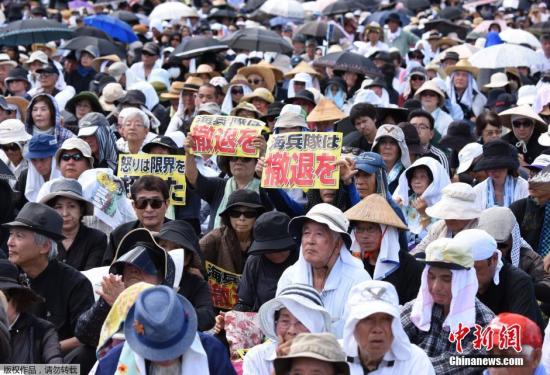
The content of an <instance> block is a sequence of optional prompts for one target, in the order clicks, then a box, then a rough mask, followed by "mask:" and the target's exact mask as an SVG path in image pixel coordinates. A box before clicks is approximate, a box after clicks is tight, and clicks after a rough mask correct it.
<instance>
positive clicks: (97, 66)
mask: <svg viewBox="0 0 550 375" xmlns="http://www.w3.org/2000/svg"><path fill="white" fill-rule="evenodd" d="M104 61H110V62H120V61H121V60H120V57H118V55H106V56H100V57H96V58H95V59H93V60H92V66H93V68H94V69H95V71H96V72H99V70H100V68H101V64H103V62H104Z"/></svg>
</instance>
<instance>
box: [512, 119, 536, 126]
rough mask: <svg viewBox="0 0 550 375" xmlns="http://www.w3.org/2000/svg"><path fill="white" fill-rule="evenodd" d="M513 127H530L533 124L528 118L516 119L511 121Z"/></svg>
mask: <svg viewBox="0 0 550 375" xmlns="http://www.w3.org/2000/svg"><path fill="white" fill-rule="evenodd" d="M512 126H513V127H514V128H530V127H531V126H533V123H532V122H531V121H529V120H517V121H514V122H512Z"/></svg>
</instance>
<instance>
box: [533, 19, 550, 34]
mask: <svg viewBox="0 0 550 375" xmlns="http://www.w3.org/2000/svg"><path fill="white" fill-rule="evenodd" d="M529 31H531V32H532V33H533V34H535V35H542V34H547V33H550V21H544V22H540V23H536V24H534V25H533V26H531V27H530V28H529Z"/></svg>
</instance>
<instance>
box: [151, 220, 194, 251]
mask: <svg viewBox="0 0 550 375" xmlns="http://www.w3.org/2000/svg"><path fill="white" fill-rule="evenodd" d="M156 237H157V238H158V239H159V240H166V241H171V242H173V243H175V244H176V245H178V246H181V247H182V248H183V249H185V250H189V251H192V252H193V253H194V254H195V255H199V254H200V246H199V238H198V237H197V234H196V233H195V230H194V229H193V227H192V226H191V224H189V223H188V222H186V221H184V220H172V221H168V222H166V223H164V224H162V227H161V228H160V232H159V233H158V234H157V235H156Z"/></svg>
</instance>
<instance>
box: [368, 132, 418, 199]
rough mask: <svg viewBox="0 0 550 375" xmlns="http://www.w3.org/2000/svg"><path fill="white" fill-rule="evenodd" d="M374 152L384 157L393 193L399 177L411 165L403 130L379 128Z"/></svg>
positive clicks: (375, 138)
mask: <svg viewBox="0 0 550 375" xmlns="http://www.w3.org/2000/svg"><path fill="white" fill-rule="evenodd" d="M372 151H374V152H376V153H377V154H380V156H382V160H383V161H384V166H385V168H386V173H387V178H388V189H389V191H390V193H393V192H394V191H395V189H396V188H397V184H398V183H399V176H401V173H403V171H405V169H406V168H408V167H409V166H410V165H411V160H410V157H409V149H408V148H407V144H406V143H405V134H403V130H401V128H400V127H398V126H396V125H382V126H381V127H379V128H378V130H377V131H376V136H375V137H374V143H373V144H372Z"/></svg>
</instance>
